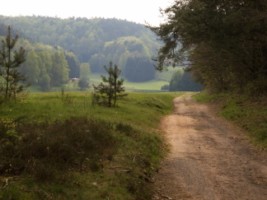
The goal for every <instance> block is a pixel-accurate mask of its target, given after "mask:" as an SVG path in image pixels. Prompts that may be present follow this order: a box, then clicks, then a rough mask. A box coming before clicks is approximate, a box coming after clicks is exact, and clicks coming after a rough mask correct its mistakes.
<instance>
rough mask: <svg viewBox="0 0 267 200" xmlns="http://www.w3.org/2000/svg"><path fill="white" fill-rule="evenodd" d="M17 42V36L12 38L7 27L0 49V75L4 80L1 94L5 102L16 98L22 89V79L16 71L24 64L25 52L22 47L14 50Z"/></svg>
mask: <svg viewBox="0 0 267 200" xmlns="http://www.w3.org/2000/svg"><path fill="white" fill-rule="evenodd" d="M17 40H18V36H17V35H16V36H15V37H12V34H11V28H10V26H9V27H8V33H7V36H6V38H5V39H4V40H2V45H1V49H0V67H1V68H0V75H1V77H2V78H3V80H4V81H3V84H4V85H3V86H2V87H1V88H2V89H3V90H2V91H1V93H3V94H4V98H5V99H6V100H9V99H11V98H16V95H17V94H18V93H19V92H22V91H23V88H24V87H23V86H24V85H23V84H22V83H21V82H22V81H24V77H23V76H22V75H21V73H20V72H19V71H18V67H19V66H20V65H21V64H22V63H23V62H25V50H24V49H23V48H22V47H20V48H19V49H18V50H16V49H15V45H16V42H17Z"/></svg>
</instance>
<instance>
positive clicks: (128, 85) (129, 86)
mask: <svg viewBox="0 0 267 200" xmlns="http://www.w3.org/2000/svg"><path fill="white" fill-rule="evenodd" d="M100 82H101V78H100V75H97V74H93V75H91V76H90V84H91V85H93V84H95V85H96V84H98V83H100ZM166 84H169V81H167V80H151V81H147V82H141V83H137V82H129V81H126V80H125V81H124V84H123V86H124V87H125V89H126V90H127V91H148V92H149V91H155V92H156V91H161V87H162V86H164V85H166Z"/></svg>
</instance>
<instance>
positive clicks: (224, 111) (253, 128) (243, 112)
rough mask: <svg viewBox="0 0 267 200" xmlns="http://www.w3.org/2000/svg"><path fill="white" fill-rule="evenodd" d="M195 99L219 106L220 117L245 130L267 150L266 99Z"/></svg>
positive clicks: (205, 96) (220, 96)
mask: <svg viewBox="0 0 267 200" xmlns="http://www.w3.org/2000/svg"><path fill="white" fill-rule="evenodd" d="M195 99H196V100H197V101H199V102H203V103H213V104H217V105H218V106H219V109H220V115H221V116H223V117H224V118H226V119H228V120H230V121H233V122H235V123H236V124H238V125H239V126H241V127H242V128H244V129H245V130H247V132H248V135H249V137H250V138H251V140H252V141H253V142H255V144H256V145H258V146H259V147H261V148H265V149H266V148H267V103H266V102H267V101H266V97H260V98H256V97H253V98H252V97H248V96H245V95H234V94H208V93H205V92H202V93H199V94H197V95H195Z"/></svg>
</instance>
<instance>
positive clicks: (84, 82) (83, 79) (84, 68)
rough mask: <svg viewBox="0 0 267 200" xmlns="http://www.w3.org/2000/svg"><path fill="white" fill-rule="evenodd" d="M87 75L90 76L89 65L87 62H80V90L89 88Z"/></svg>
mask: <svg viewBox="0 0 267 200" xmlns="http://www.w3.org/2000/svg"><path fill="white" fill-rule="evenodd" d="M89 76H90V65H89V64H88V63H82V64H81V65H80V79H79V82H78V85H79V87H80V89H81V90H85V89H87V88H89V81H90V80H89Z"/></svg>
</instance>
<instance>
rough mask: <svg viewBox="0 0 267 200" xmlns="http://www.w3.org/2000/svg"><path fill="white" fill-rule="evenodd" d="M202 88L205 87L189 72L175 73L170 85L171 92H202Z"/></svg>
mask: <svg viewBox="0 0 267 200" xmlns="http://www.w3.org/2000/svg"><path fill="white" fill-rule="evenodd" d="M202 88H203V86H202V85H201V84H199V83H197V82H196V81H195V80H194V78H193V77H192V74H191V72H188V71H185V72H183V73H181V72H180V71H177V72H175V73H174V74H173V76H172V79H171V81H170V85H169V90H170V91H200V90H202Z"/></svg>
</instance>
